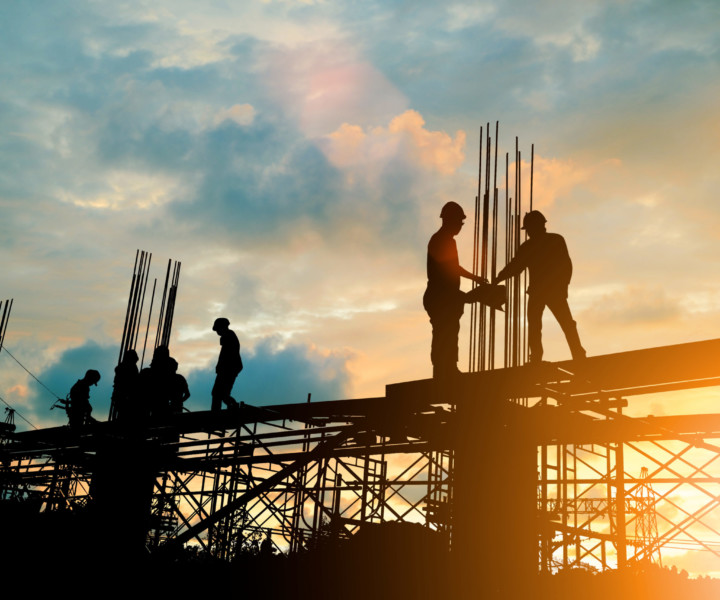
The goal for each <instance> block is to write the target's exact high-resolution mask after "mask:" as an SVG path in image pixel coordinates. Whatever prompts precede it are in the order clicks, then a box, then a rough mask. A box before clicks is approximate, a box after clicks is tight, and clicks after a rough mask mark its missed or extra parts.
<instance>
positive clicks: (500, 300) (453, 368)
mask: <svg viewBox="0 0 720 600" xmlns="http://www.w3.org/2000/svg"><path fill="white" fill-rule="evenodd" d="M440 218H441V219H442V226H441V227H440V229H439V230H438V231H436V232H435V233H434V234H433V236H432V237H431V238H430V242H429V243H428V249H427V278H428V282H427V289H426V290H425V295H424V296H423V306H424V307H425V310H426V311H427V313H428V316H429V317H430V324H431V325H432V346H431V350H430V360H431V361H432V365H433V377H435V378H446V377H451V376H453V375H455V374H457V373H459V371H458V368H457V361H458V335H459V333H460V317H462V315H463V312H464V311H465V304H469V303H473V302H480V303H482V304H485V305H487V306H490V307H492V308H495V309H501V308H502V305H503V304H504V303H505V295H506V290H505V286H503V285H490V284H489V283H488V282H487V280H486V279H484V278H482V277H480V276H478V275H474V274H472V273H470V271H467V270H466V269H463V268H462V267H461V266H460V262H459V259H458V251H457V244H456V243H455V236H456V235H457V234H458V233H460V230H461V229H462V227H463V225H464V224H465V223H464V221H465V219H466V216H465V212H464V211H463V209H462V207H461V206H460V205H459V204H458V203H457V202H448V203H447V204H445V206H443V207H442V210H441V211H440ZM461 277H465V278H466V279H470V280H472V281H474V282H475V283H476V284H478V287H476V288H475V289H473V290H472V291H471V292H463V291H461V290H460V278H461Z"/></svg>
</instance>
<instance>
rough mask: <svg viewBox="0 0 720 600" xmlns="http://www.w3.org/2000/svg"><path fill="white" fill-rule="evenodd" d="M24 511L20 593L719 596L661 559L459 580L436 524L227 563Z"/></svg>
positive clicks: (13, 523)
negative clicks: (640, 564)
mask: <svg viewBox="0 0 720 600" xmlns="http://www.w3.org/2000/svg"><path fill="white" fill-rule="evenodd" d="M20 517H21V515H18V514H11V513H7V512H4V511H1V510H0V577H2V580H3V582H5V584H6V585H8V584H13V586H12V587H15V585H14V584H19V588H18V594H16V595H15V596H14V597H25V596H27V597H36V596H37V595H38V594H43V595H44V594H45V593H50V594H53V593H54V592H53V590H56V591H57V590H60V589H69V590H72V595H73V596H74V597H76V598H84V597H91V596H92V597H93V598H97V597H113V598H115V597H120V598H133V597H135V596H138V597H140V596H141V597H143V598H144V597H146V596H148V595H150V594H161V595H162V596H164V597H166V598H167V597H178V598H192V597H195V596H200V595H202V596H204V597H212V596H222V597H223V598H250V597H251V598H269V599H273V598H283V599H293V598H297V599H304V598H313V599H318V600H322V599H326V598H327V599H336V598H337V599H348V600H354V599H361V598H362V599H363V600H367V599H385V598H387V599H390V598H392V599H394V600H402V599H405V598H407V599H413V600H414V599H418V600H423V599H430V598H434V599H438V600H444V599H450V600H452V599H454V598H462V599H466V598H478V599H482V598H508V599H512V598H523V599H524V598H533V599H540V600H545V599H548V600H550V599H552V600H565V599H567V600H570V599H573V600H578V599H580V600H601V599H602V600H625V599H628V600H645V599H648V600H666V599H684V600H685V599H687V600H720V580H713V579H709V578H706V579H702V578H701V579H690V578H688V577H687V574H686V573H684V572H680V573H679V572H677V571H676V570H672V569H661V568H659V567H656V566H654V565H648V566H646V567H645V568H642V569H641V568H636V569H634V570H628V571H623V572H618V571H611V572H606V573H593V572H590V571H587V570H581V569H575V570H569V571H565V572H561V573H558V574H556V575H538V576H534V577H531V578H529V579H526V580H524V581H522V580H519V578H514V579H513V578H512V577H511V578H510V579H511V580H510V581H495V582H492V583H491V582H482V581H480V582H478V584H477V586H473V587H476V589H467V588H466V587H463V586H461V585H460V584H459V583H458V581H459V577H458V574H457V573H455V572H454V568H455V565H456V563H457V561H456V560H455V559H454V558H455V557H452V556H451V555H449V554H448V553H447V552H445V551H444V550H443V549H442V544H440V543H439V540H438V538H437V537H436V536H435V535H434V534H433V533H432V532H429V531H427V530H426V529H424V528H422V527H420V526H413V525H397V526H393V524H387V525H384V526H379V527H376V528H369V529H366V530H365V531H363V532H360V533H359V534H357V535H356V536H355V537H353V538H352V539H351V540H345V541H342V542H338V541H336V540H333V539H332V538H330V537H328V538H325V539H322V540H319V542H318V544H317V547H316V549H315V550H313V551H311V552H306V553H303V554H296V555H293V556H283V555H268V554H262V553H260V552H258V547H257V546H255V548H254V549H249V550H248V549H246V550H245V551H243V552H241V553H239V556H238V558H236V559H235V560H234V561H232V562H226V561H219V560H215V559H212V558H208V557H207V556H205V555H203V553H202V552H198V551H197V550H196V549H183V550H180V551H176V552H157V553H155V554H153V555H148V554H144V553H139V554H136V553H131V552H129V551H128V550H127V549H123V548H122V547H121V546H120V545H119V544H118V543H116V541H117V540H120V539H122V538H123V535H122V531H119V530H118V528H117V527H116V526H114V525H113V523H112V522H111V521H110V522H105V523H103V525H102V526H98V525H97V524H93V525H90V524H89V523H88V522H86V521H84V520H83V519H78V518H77V517H75V516H73V515H71V514H66V515H65V516H58V515H57V514H56V515H55V516H53V517H52V518H42V516H41V515H40V516H38V515H36V516H35V517H34V518H30V519H28V518H20Z"/></svg>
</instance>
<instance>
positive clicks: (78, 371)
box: [22, 341, 118, 427]
mask: <svg viewBox="0 0 720 600" xmlns="http://www.w3.org/2000/svg"><path fill="white" fill-rule="evenodd" d="M117 359H118V349H117V348H113V347H110V346H101V345H100V344H97V343H96V342H93V341H88V342H86V343H84V344H82V345H80V346H76V347H73V348H70V349H68V350H65V351H64V352H62V353H61V354H60V355H59V356H58V358H57V359H56V360H55V361H54V362H53V363H52V364H50V365H49V366H47V367H46V368H44V369H42V370H41V371H40V372H38V373H36V375H37V378H38V379H39V380H40V381H42V382H43V383H44V384H45V385H46V386H47V387H48V388H49V389H50V390H52V391H53V392H54V393H56V394H58V395H59V396H60V397H61V398H65V396H66V395H67V394H68V393H69V392H70V388H71V387H72V386H73V385H74V384H75V382H76V381H77V380H78V379H82V378H83V377H84V376H85V372H86V371H87V370H88V369H95V370H96V371H99V372H100V377H101V379H100V382H99V383H98V385H97V386H91V388H90V405H91V406H92V407H93V417H95V418H96V419H98V420H101V421H104V420H106V419H107V416H108V413H109V411H110V396H111V395H112V384H113V378H114V370H115V366H116V365H117ZM27 387H28V394H27V396H28V404H27V408H24V409H23V410H22V412H23V414H24V415H25V416H26V417H27V418H28V419H29V420H30V421H31V422H33V423H34V424H35V425H37V426H46V427H47V426H58V425H65V424H66V423H67V417H66V415H65V411H64V410H62V409H53V410H52V411H51V412H48V411H49V409H50V407H51V406H52V404H53V402H54V400H53V399H52V397H51V396H50V394H49V392H48V391H47V390H46V389H45V388H43V387H41V386H40V385H39V384H38V383H37V382H36V381H35V380H33V379H29V380H28V384H27Z"/></svg>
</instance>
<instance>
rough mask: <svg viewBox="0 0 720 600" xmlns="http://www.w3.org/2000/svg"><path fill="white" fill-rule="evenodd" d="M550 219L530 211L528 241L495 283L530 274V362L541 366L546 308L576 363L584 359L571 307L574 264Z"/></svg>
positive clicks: (526, 221) (525, 226) (525, 221)
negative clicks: (550, 229) (549, 226)
mask: <svg viewBox="0 0 720 600" xmlns="http://www.w3.org/2000/svg"><path fill="white" fill-rule="evenodd" d="M545 223H547V219H546V218H545V216H544V215H543V214H542V213H541V212H540V211H537V210H531V211H530V212H529V213H526V214H525V217H524V218H523V226H522V228H523V229H524V230H525V232H526V233H527V235H528V239H527V240H526V241H525V242H523V243H522V244H521V245H520V248H518V251H517V254H516V255H515V257H514V258H513V259H512V260H511V261H510V262H509V263H508V264H507V266H506V267H505V268H504V269H502V270H501V271H500V272H499V273H498V274H497V277H496V278H495V280H493V283H495V282H498V281H504V280H505V279H508V278H510V277H513V276H515V275H518V274H519V273H521V272H522V271H524V270H525V269H528V270H529V271H530V285H529V286H528V289H527V294H528V304H527V324H528V346H529V350H530V362H540V361H541V360H542V357H543V346H542V316H543V312H544V311H545V307H546V306H547V307H548V308H549V309H550V311H551V312H552V314H553V315H555V318H556V319H557V322H558V323H559V324H560V327H561V328H562V330H563V333H564V334H565V339H566V340H567V343H568V346H570V352H571V353H572V357H573V359H576V360H578V359H583V358H585V349H584V348H583V347H582V344H581V343H580V336H579V335H578V331H577V324H576V323H575V321H574V320H573V317H572V313H571V312H570V307H569V306H568V301H567V298H568V285H569V284H570V278H571V277H572V262H571V261H570V255H569V254H568V249H567V245H566V244H565V240H564V238H563V237H562V236H561V235H558V234H557V233H548V232H547V230H546V229H545Z"/></svg>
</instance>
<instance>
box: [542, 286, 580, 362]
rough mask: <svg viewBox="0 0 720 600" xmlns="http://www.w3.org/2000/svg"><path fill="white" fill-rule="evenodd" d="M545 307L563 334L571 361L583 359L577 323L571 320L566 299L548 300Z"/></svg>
mask: <svg viewBox="0 0 720 600" xmlns="http://www.w3.org/2000/svg"><path fill="white" fill-rule="evenodd" d="M547 305H548V308H549V309H550V310H551V311H552V314H553V315H555V318H556V319H557V322H558V323H559V324H560V327H561V328H562V330H563V333H564V334H565V339H566V340H567V343H568V346H569V347H570V352H571V354H572V357H573V359H575V360H578V359H582V358H585V356H586V352H585V348H583V347H582V344H581V343H580V336H579V335H578V330H577V323H576V322H575V321H574V320H573V317H572V313H571V312H570V306H569V305H568V301H567V298H553V299H552V300H548V302H547Z"/></svg>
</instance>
